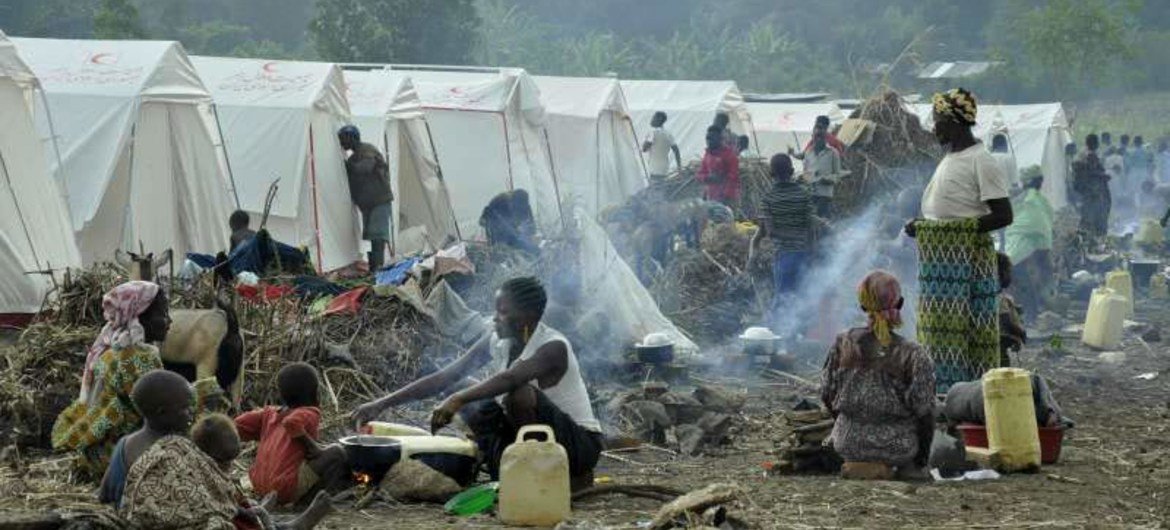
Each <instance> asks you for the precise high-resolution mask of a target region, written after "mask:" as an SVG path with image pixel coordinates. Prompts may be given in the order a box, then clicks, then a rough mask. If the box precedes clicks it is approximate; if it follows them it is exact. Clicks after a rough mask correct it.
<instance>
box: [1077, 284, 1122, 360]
mask: <svg viewBox="0 0 1170 530" xmlns="http://www.w3.org/2000/svg"><path fill="white" fill-rule="evenodd" d="M1127 304H1128V301H1127V300H1126V299H1125V298H1124V297H1122V296H1119V295H1118V294H1117V293H1116V292H1114V291H1113V289H1110V288H1108V287H1100V288H1097V289H1095V290H1093V296H1092V297H1091V298H1089V310H1088V312H1086V313H1085V330H1084V332H1082V334H1081V342H1083V343H1085V345H1086V346H1090V347H1093V348H1097V349H1100V350H1112V349H1114V348H1116V347H1117V346H1118V345H1120V344H1121V332H1122V330H1123V329H1124V327H1125V311H1126V308H1127V307H1128V306H1127Z"/></svg>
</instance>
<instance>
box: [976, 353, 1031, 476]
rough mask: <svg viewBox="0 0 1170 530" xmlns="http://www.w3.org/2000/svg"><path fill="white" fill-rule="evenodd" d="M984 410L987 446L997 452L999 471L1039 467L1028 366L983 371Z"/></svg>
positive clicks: (1028, 469) (1026, 469) (1027, 469)
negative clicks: (1023, 368)
mask: <svg viewBox="0 0 1170 530" xmlns="http://www.w3.org/2000/svg"><path fill="white" fill-rule="evenodd" d="M983 411H984V413H985V415H986V416H987V424H986V425H987V447H988V449H990V450H991V452H992V453H997V454H998V455H999V462H1000V466H1001V467H1000V468H999V470H1000V471H1005V472H1011V471H1031V470H1036V469H1039V467H1040V436H1039V432H1038V431H1037V425H1036V409H1035V407H1034V406H1033V404H1032V379H1031V377H1030V374H1028V371H1027V370H1022V369H1020V368H996V369H994V370H991V371H989V372H987V373H986V374H983Z"/></svg>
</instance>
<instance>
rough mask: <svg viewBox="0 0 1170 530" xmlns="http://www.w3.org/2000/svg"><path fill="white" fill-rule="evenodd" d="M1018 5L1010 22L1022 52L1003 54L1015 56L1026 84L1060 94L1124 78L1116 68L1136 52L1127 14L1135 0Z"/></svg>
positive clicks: (1017, 70)
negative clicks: (1014, 17) (1124, 0)
mask: <svg viewBox="0 0 1170 530" xmlns="http://www.w3.org/2000/svg"><path fill="white" fill-rule="evenodd" d="M1016 1H1017V2H1019V1H1020V0H1016ZM1019 7H1020V11H1022V13H1021V14H1020V15H1019V16H1018V17H1016V19H1015V20H1014V22H1013V23H1012V24H1010V26H1009V27H1010V28H1011V31H1012V33H1013V34H1014V35H1015V38H1014V39H1012V40H1013V41H1015V42H1016V43H1018V46H1019V48H1018V52H1022V53H1003V54H1002V56H1003V57H1005V58H1009V60H1010V58H1012V57H1015V59H1016V60H1015V61H1013V62H1011V65H1012V67H1013V71H1014V73H1015V74H1016V75H1018V76H1019V77H1020V78H1021V80H1023V81H1024V82H1025V83H1028V84H1031V85H1033V86H1035V85H1038V84H1042V85H1043V86H1045V87H1047V88H1048V89H1050V90H1052V91H1053V92H1055V93H1056V94H1057V95H1058V96H1059V97H1061V98H1065V97H1071V96H1077V95H1083V94H1085V93H1086V92H1087V91H1088V90H1091V89H1095V88H1098V87H1100V86H1102V85H1108V84H1110V83H1113V82H1117V81H1119V80H1123V79H1125V76H1124V72H1118V71H1116V69H1115V67H1116V66H1117V65H1118V64H1120V63H1122V62H1125V61H1127V60H1129V59H1132V58H1134V57H1135V48H1134V46H1133V44H1134V41H1135V38H1136V36H1137V35H1136V33H1135V28H1134V27H1133V26H1132V25H1130V24H1129V19H1130V17H1132V16H1133V15H1135V14H1136V13H1137V9H1139V8H1140V3H1138V2H1132V1H1130V2H1121V3H1118V2H1113V1H1110V0H1049V1H1047V2H1045V3H1044V4H1043V5H1037V6H1034V7H1031V8H1026V7H1024V6H1019ZM1111 74H1112V75H1111Z"/></svg>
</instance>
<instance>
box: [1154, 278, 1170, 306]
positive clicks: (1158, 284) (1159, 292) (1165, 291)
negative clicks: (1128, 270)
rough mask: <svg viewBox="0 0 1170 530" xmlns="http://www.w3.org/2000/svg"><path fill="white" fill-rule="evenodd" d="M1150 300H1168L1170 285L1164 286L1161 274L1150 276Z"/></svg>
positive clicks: (1164, 280)
mask: <svg viewBox="0 0 1170 530" xmlns="http://www.w3.org/2000/svg"><path fill="white" fill-rule="evenodd" d="M1150 298H1153V299H1154V300H1165V299H1167V298H1170V285H1167V284H1166V277H1165V276H1163V275H1162V274H1161V273H1158V274H1154V275H1153V276H1150Z"/></svg>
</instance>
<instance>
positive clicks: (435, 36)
mask: <svg viewBox="0 0 1170 530" xmlns="http://www.w3.org/2000/svg"><path fill="white" fill-rule="evenodd" d="M478 26H479V17H478V15H477V14H476V11H475V7H474V6H473V5H472V0H443V1H432V0H317V1H316V6H315V13H314V16H313V20H312V21H311V22H310V23H309V32H310V34H311V35H312V38H313V43H314V45H315V46H316V49H317V53H318V54H320V56H321V58H322V59H325V60H329V61H339V62H376V63H388V62H410V63H431V64H468V63H469V62H471V59H472V50H473V49H474V44H475V35H477V29H478Z"/></svg>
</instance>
